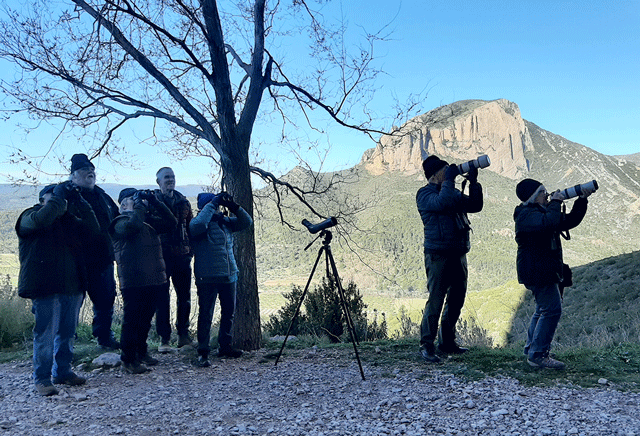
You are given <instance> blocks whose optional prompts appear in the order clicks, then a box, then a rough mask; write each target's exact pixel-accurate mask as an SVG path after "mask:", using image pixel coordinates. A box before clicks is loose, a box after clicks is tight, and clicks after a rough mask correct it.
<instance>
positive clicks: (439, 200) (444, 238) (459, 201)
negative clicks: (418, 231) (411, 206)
mask: <svg viewBox="0 0 640 436" xmlns="http://www.w3.org/2000/svg"><path fill="white" fill-rule="evenodd" d="M416 203H417V206H418V212H420V217H421V218H422V224H423V226H424V251H425V253H433V254H437V253H439V254H455V255H457V254H465V253H468V252H469V250H470V249H471V243H470V241H469V230H471V226H470V224H469V219H468V218H467V213H476V212H480V211H481V210H482V207H483V205H484V201H483V198H482V186H481V185H480V184H479V183H471V184H470V185H469V196H467V195H465V194H463V193H462V192H460V190H458V189H456V187H455V183H454V182H452V181H445V182H443V183H442V185H438V184H434V183H429V184H428V185H426V186H423V187H422V188H420V189H419V190H418V193H417V194H416Z"/></svg>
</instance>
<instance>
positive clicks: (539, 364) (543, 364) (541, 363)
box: [527, 356, 567, 370]
mask: <svg viewBox="0 0 640 436" xmlns="http://www.w3.org/2000/svg"><path fill="white" fill-rule="evenodd" d="M527 363H528V364H529V366H532V367H534V368H548V369H558V370H560V369H564V368H565V367H566V366H567V365H565V364H564V362H560V361H559V360H556V359H554V358H553V357H549V356H545V357H533V358H531V357H530V358H528V359H527Z"/></svg>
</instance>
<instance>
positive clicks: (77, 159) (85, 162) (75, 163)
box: [71, 153, 96, 173]
mask: <svg viewBox="0 0 640 436" xmlns="http://www.w3.org/2000/svg"><path fill="white" fill-rule="evenodd" d="M86 167H91V168H92V169H95V168H96V166H95V165H94V164H92V163H91V161H90V160H89V158H88V157H87V155H86V154H82V153H78V154H74V155H73V156H71V172H72V173H73V172H74V171H75V170H79V169H80V168H86Z"/></svg>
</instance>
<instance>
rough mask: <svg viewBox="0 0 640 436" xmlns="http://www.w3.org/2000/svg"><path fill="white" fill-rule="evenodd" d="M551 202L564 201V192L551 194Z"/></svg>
mask: <svg viewBox="0 0 640 436" xmlns="http://www.w3.org/2000/svg"><path fill="white" fill-rule="evenodd" d="M549 200H560V201H564V195H562V192H560V190H559V189H558V190H557V191H555V192H552V193H551V197H550V198H549Z"/></svg>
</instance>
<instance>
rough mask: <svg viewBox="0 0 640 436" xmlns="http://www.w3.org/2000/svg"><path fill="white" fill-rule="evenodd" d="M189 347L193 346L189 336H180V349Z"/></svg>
mask: <svg viewBox="0 0 640 436" xmlns="http://www.w3.org/2000/svg"><path fill="white" fill-rule="evenodd" d="M187 345H192V342H191V338H190V337H189V335H178V348H182V347H186V346H187Z"/></svg>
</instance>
